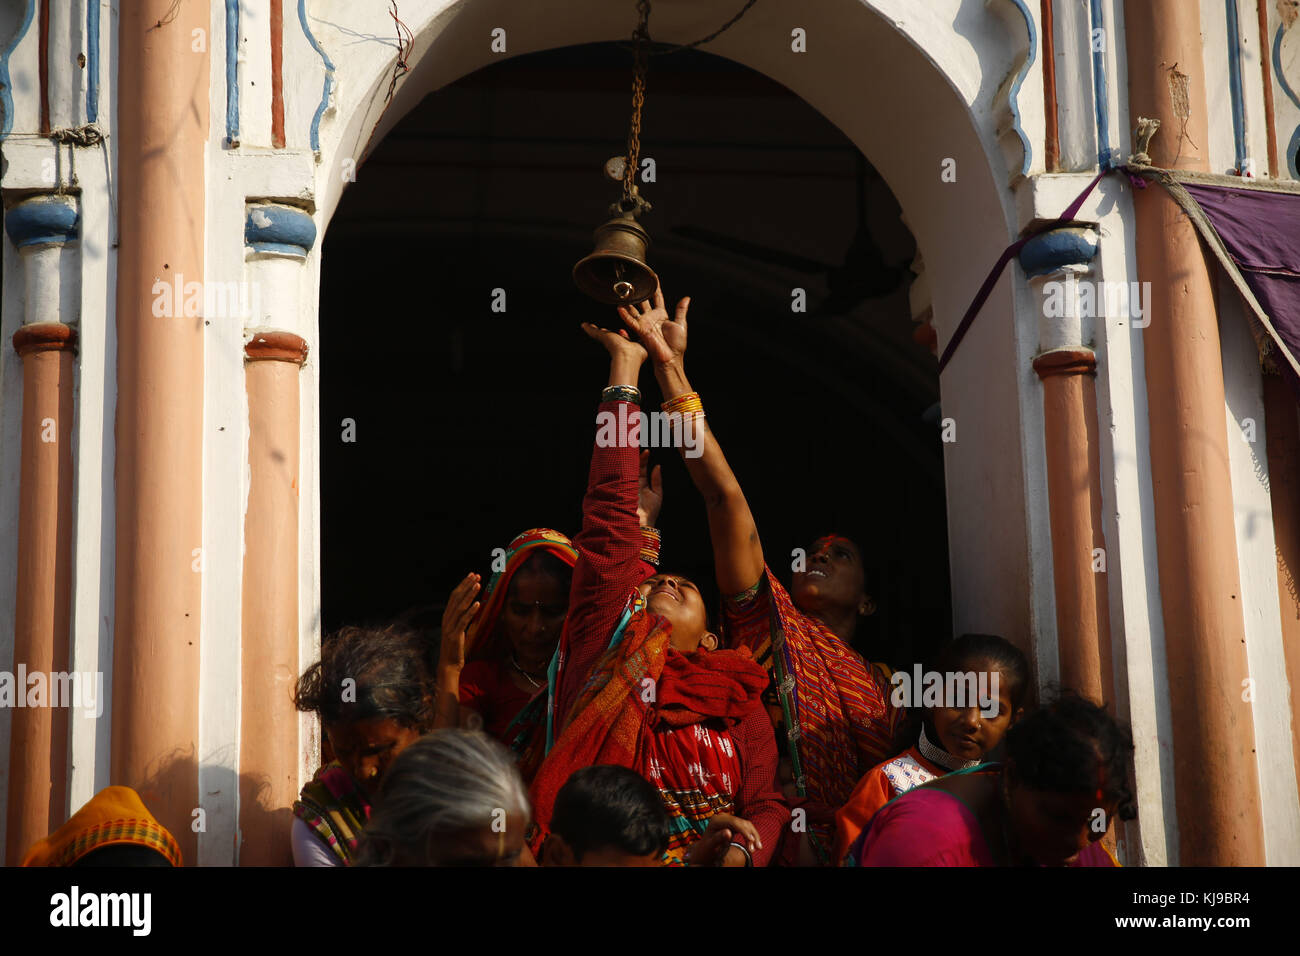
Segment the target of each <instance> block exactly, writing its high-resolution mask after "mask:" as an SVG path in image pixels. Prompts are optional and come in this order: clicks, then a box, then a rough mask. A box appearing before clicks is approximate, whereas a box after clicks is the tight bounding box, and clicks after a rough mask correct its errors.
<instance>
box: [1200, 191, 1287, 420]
mask: <svg viewBox="0 0 1300 956" xmlns="http://www.w3.org/2000/svg"><path fill="white" fill-rule="evenodd" d="M1182 185H1183V188H1184V189H1186V190H1187V192H1188V194H1189V195H1190V196H1191V197H1192V198H1193V199H1195V200H1196V203H1197V205H1199V206H1200V207H1201V209H1202V211H1203V212H1204V213H1205V217H1206V218H1207V219H1209V220H1210V224H1211V225H1212V226H1214V230H1215V232H1217V233H1218V234H1219V237H1220V238H1221V239H1222V240H1223V244H1224V246H1225V247H1226V248H1227V250H1228V255H1229V257H1231V259H1232V261H1233V262H1234V263H1236V265H1237V268H1238V269H1240V270H1241V275H1242V278H1244V279H1245V280H1246V285H1247V286H1249V287H1250V291H1251V292H1253V293H1255V298H1256V299H1258V300H1259V304H1260V307H1261V308H1263V310H1264V312H1265V314H1266V315H1267V316H1268V317H1269V321H1271V322H1272V323H1273V328H1275V329H1277V333H1278V335H1279V336H1280V337H1281V339H1282V342H1283V343H1284V344H1285V346H1286V348H1287V349H1288V350H1289V351H1290V353H1291V354H1292V355H1296V356H1300V195H1298V194H1295V193H1275V192H1265V191H1263V190H1258V189H1234V188H1232V187H1229V186H1206V185H1201V184H1199V183H1198V184H1195V185H1194V184H1192V183H1183V184H1182ZM1277 365H1278V367H1279V368H1280V369H1281V370H1282V374H1283V375H1284V376H1285V377H1286V378H1287V380H1288V381H1289V382H1290V383H1291V388H1292V391H1293V392H1295V393H1296V394H1297V396H1300V381H1297V380H1296V376H1295V372H1294V371H1293V370H1292V369H1291V367H1290V364H1289V363H1288V362H1287V361H1286V359H1284V358H1279V360H1278V362H1277Z"/></svg>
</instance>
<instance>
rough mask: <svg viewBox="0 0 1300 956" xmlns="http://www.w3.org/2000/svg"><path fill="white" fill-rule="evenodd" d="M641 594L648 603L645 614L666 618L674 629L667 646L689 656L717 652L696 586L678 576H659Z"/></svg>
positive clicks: (646, 582)
mask: <svg viewBox="0 0 1300 956" xmlns="http://www.w3.org/2000/svg"><path fill="white" fill-rule="evenodd" d="M638 590H639V591H640V592H641V596H642V597H643V598H645V599H646V610H648V611H650V612H651V613H652V614H658V615H661V616H662V617H664V618H667V620H668V623H669V624H671V625H672V628H673V629H672V633H671V634H669V635H668V643H669V644H670V645H672V648H673V650H675V651H677V652H679V653H682V654H690V653H692V652H694V651H698V650H699V649H700V648H701V647H703V648H704V649H705V650H707V651H711V650H714V649H716V648H717V643H718V642H717V638H716V637H715V636H714V635H713V634H712V633H711V632H710V631H709V612H708V609H707V608H705V606H704V598H703V597H701V596H700V589H699V588H698V587H696V586H695V582H693V581H691V580H690V579H689V578H684V577H682V576H681V575H677V574H656V575H654V576H653V577H649V578H646V579H645V580H644V581H642V582H641V584H640V586H639V587H638Z"/></svg>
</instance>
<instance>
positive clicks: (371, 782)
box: [325, 717, 421, 804]
mask: <svg viewBox="0 0 1300 956" xmlns="http://www.w3.org/2000/svg"><path fill="white" fill-rule="evenodd" d="M325 733H326V734H328V735H329V739H330V743H331V745H333V747H334V755H335V757H336V758H337V759H338V761H339V763H341V764H342V765H343V768H344V769H345V770H347V772H348V773H350V774H351V775H352V779H353V780H355V781H356V782H357V785H358V786H360V787H361V789H362V790H363V791H364V792H365V794H366V796H367V797H368V798H369V800H370V802H371V803H372V804H373V803H374V801H375V796H376V795H377V794H378V793H379V782H380V781H381V780H383V779H384V774H385V773H386V772H387V770H388V767H389V765H390V764H391V763H392V762H393V761H394V760H396V759H397V755H398V754H400V753H401V752H402V751H403V750H405V749H406V748H407V747H408V746H410V745H411V744H413V743H415V741H417V740H419V739H420V736H421V734H420V731H419V729H418V728H416V727H410V726H406V725H404V724H401V723H399V722H398V721H396V720H394V719H393V718H392V717H371V718H369V719H367V720H358V721H354V722H352V723H331V724H326V725H325Z"/></svg>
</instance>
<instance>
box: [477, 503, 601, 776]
mask: <svg viewBox="0 0 1300 956" xmlns="http://www.w3.org/2000/svg"><path fill="white" fill-rule="evenodd" d="M538 551H544V552H546V553H548V554H553V555H555V557H557V558H559V559H560V560H561V561H563V562H564V563H565V564H567V565H569V566H570V567H572V566H573V565H574V563H575V562H576V561H577V560H578V555H577V552H575V551H574V550H573V545H572V544H571V543H570V541H569V539H568V538H566V537H565V536H564V535H562V534H560V533H559V532H558V531H553V530H551V529H550V528H532V529H530V530H528V531H525V532H524V533H523V534H521V535H518V536H517V537H516V538H515V539H514V540H513V541H511V542H510V546H509V547H508V548H507V549H506V555H505V558H506V560H505V567H504V568H503V569H502V570H501V571H498V572H497V573H496V574H494V575H492V579H491V580H490V581H489V582H488V586H487V590H485V591H484V592H483V598H482V602H483V610H482V613H480V614H479V616H478V618H477V619H476V620H475V621H474V623H473V624H472V625H471V627H470V629H469V631H468V633H467V634H466V635H465V668H464V670H462V672H461V676H460V686H461V696H460V704H461V706H463V707H467V708H469V709H470V710H473V711H475V712H476V713H478V715H479V716H480V717H482V718H483V722H484V730H485V731H487V733H488V734H489V735H490V736H492V737H495V738H496V739H497V740H499V741H501V742H502V743H503V744H505V745H506V746H507V747H509V748H510V750H511V752H512V753H513V754H514V755H515V758H516V759H517V760H518V762H519V772H520V774H521V775H522V776H523V778H524V781H525V782H527V781H529V780H531V779H532V778H533V774H535V773H536V772H537V768H538V766H540V764H541V762H542V758H543V756H545V754H546V746H547V739H546V714H547V705H548V702H549V701H550V699H551V696H552V694H553V693H554V676H553V673H552V679H551V681H549V682H548V683H547V684H543V685H542V686H541V687H539V688H537V690H536V691H535V692H533V693H531V694H530V693H528V692H527V691H523V690H520V689H519V688H518V687H516V686H515V685H514V682H513V681H512V680H510V677H509V675H508V674H507V673H505V668H504V667H502V666H501V665H502V662H503V661H505V660H506V659H507V658H508V657H509V655H510V653H511V648H510V642H509V641H508V640H507V639H506V636H505V634H503V633H502V630H501V626H500V623H501V611H502V609H503V608H504V607H505V601H506V596H507V595H508V594H509V593H510V581H511V580H512V579H513V578H514V576H515V572H517V571H518V570H519V569H520V567H522V566H523V564H524V562H525V561H527V560H528V559H529V558H530V557H532V555H533V554H535V553H536V552H538ZM552 672H554V669H552Z"/></svg>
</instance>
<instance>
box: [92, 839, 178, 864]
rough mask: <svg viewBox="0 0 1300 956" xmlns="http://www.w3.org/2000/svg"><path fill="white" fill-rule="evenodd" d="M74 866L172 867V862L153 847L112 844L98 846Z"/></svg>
mask: <svg viewBox="0 0 1300 956" xmlns="http://www.w3.org/2000/svg"><path fill="white" fill-rule="evenodd" d="M72 865H73V866H104V867H115V868H116V867H120V866H171V865H172V862H171V860H169V859H167V857H165V856H163V855H162V854H161V853H159V852H158V851H157V850H155V849H154V848H153V847H151V846H141V845H140V844H138V843H110V844H109V845H108V846H98V847H95V849H93V850H91V851H90V852H89V853H87V854H86V855H85V856H83V857H81V858H80V859H79V860H77V862H76V863H73V864H72Z"/></svg>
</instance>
